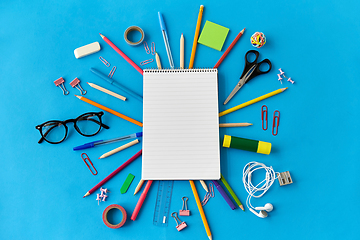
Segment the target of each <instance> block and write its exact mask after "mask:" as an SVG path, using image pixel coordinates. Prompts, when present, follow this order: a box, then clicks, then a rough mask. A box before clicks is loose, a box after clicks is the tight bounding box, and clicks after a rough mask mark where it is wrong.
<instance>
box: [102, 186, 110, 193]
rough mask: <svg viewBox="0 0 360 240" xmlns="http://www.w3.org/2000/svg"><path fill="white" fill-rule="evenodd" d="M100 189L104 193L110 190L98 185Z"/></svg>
mask: <svg viewBox="0 0 360 240" xmlns="http://www.w3.org/2000/svg"><path fill="white" fill-rule="evenodd" d="M100 191H101V192H104V193H105V194H106V193H108V192H110V191H109V190H108V189H107V188H102V187H100Z"/></svg>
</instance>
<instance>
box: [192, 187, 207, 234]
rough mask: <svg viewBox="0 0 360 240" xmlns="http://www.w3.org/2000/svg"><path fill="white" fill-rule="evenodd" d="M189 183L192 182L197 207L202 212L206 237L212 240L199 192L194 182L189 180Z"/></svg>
mask: <svg viewBox="0 0 360 240" xmlns="http://www.w3.org/2000/svg"><path fill="white" fill-rule="evenodd" d="M189 182H190V186H191V190H192V192H193V194H194V197H195V201H196V205H197V207H198V209H199V212H200V216H201V220H202V221H203V224H204V227H205V231H206V235H207V236H208V237H209V239H210V240H212V236H211V231H210V228H209V224H208V222H207V220H206V216H205V213H204V209H203V207H202V205H201V202H200V199H199V195H198V192H197V190H196V186H195V183H194V181H193V180H189Z"/></svg>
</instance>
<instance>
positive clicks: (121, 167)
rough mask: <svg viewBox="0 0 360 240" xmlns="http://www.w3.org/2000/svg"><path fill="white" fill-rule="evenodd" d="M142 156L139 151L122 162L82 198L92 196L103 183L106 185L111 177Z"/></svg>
mask: <svg viewBox="0 0 360 240" xmlns="http://www.w3.org/2000/svg"><path fill="white" fill-rule="evenodd" d="M141 154H142V149H141V150H140V151H138V152H137V153H136V154H135V155H134V156H132V157H131V158H130V159H129V160H127V161H126V162H124V163H123V164H122V165H121V166H120V167H118V168H117V169H116V170H115V171H113V172H112V173H110V175H109V176H107V177H106V178H104V179H103V180H102V181H101V182H99V183H98V184H96V185H95V187H93V188H92V189H90V191H88V192H87V193H86V194H85V195H84V196H83V198H84V197H86V196H89V195H90V194H92V193H93V192H95V191H96V190H97V189H98V188H99V187H101V186H102V185H103V184H104V183H106V182H107V181H109V180H110V179H111V178H112V177H114V176H115V175H116V174H118V173H119V172H120V171H121V170H123V169H124V168H125V167H126V166H127V165H129V164H130V163H131V162H132V161H134V160H135V159H136V158H138V157H139V156H141Z"/></svg>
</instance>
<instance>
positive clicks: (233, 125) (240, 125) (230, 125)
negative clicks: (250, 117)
mask: <svg viewBox="0 0 360 240" xmlns="http://www.w3.org/2000/svg"><path fill="white" fill-rule="evenodd" d="M251 125H253V124H252V123H220V124H219V127H248V126H251Z"/></svg>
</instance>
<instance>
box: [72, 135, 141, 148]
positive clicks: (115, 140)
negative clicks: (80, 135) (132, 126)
mask: <svg viewBox="0 0 360 240" xmlns="http://www.w3.org/2000/svg"><path fill="white" fill-rule="evenodd" d="M142 135H143V133H142V132H138V133H133V134H129V135H126V136H123V137H118V138H113V139H110V140H98V141H94V142H89V143H85V144H83V145H80V146H77V147H74V148H73V150H74V151H76V150H82V149H87V148H93V147H95V146H100V145H105V144H109V143H114V142H118V141H123V140H128V139H131V138H138V137H142Z"/></svg>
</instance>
